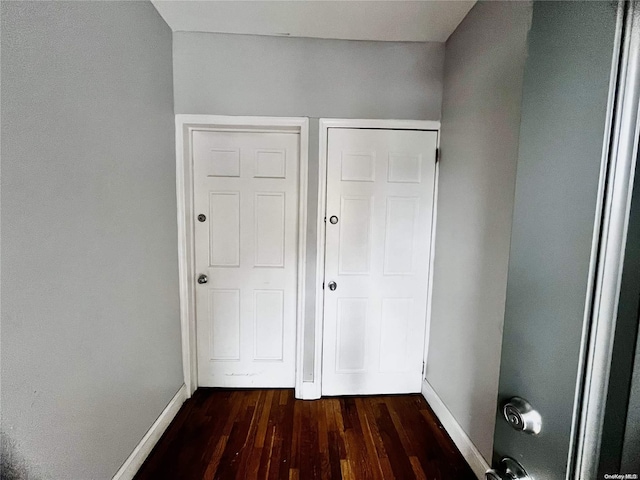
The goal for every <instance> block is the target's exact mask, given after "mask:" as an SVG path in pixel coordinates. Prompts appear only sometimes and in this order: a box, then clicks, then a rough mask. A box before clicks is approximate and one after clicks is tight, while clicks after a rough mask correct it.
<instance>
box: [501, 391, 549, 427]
mask: <svg viewBox="0 0 640 480" xmlns="http://www.w3.org/2000/svg"><path fill="white" fill-rule="evenodd" d="M502 415H503V416H504V418H505V420H506V421H507V422H508V423H509V425H511V426H512V427H513V428H514V429H515V430H520V431H522V432H524V433H530V434H532V435H537V434H539V433H540V431H541V430H542V417H541V416H540V414H539V413H538V412H537V411H536V410H534V409H533V407H532V406H531V404H530V403H529V402H527V401H526V400H525V399H524V398H520V397H513V398H511V399H509V400H508V401H507V403H505V404H504V406H503V407H502Z"/></svg>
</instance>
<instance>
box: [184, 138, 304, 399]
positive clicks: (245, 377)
mask: <svg viewBox="0 0 640 480" xmlns="http://www.w3.org/2000/svg"><path fill="white" fill-rule="evenodd" d="M192 142H193V143H192V145H193V167H194V212H195V215H196V216H198V215H204V216H205V217H206V218H203V217H199V218H198V219H197V220H196V221H195V267H196V277H199V276H200V275H206V277H207V278H206V283H196V288H195V291H196V336H197V352H198V353H197V357H198V385H200V386H209V387H293V386H294V378H295V338H296V335H295V329H296V291H297V289H296V284H297V237H298V235H297V224H298V188H299V185H298V168H299V164H298V163H299V135H298V134H294V133H251V132H249V133H247V132H214V131H195V132H193V140H192ZM195 280H196V279H194V281H195ZM204 280H205V279H204V278H203V279H202V281H204Z"/></svg>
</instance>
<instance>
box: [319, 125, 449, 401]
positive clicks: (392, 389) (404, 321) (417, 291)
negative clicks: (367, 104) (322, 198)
mask: <svg viewBox="0 0 640 480" xmlns="http://www.w3.org/2000/svg"><path fill="white" fill-rule="evenodd" d="M436 143H437V132H435V131H406V130H375V129H346V128H330V129H329V133H328V145H327V205H326V216H327V218H326V246H325V248H326V252H325V275H324V282H325V287H324V336H323V355H322V358H323V360H322V362H323V363H322V394H323V395H346V394H381V393H409V392H419V391H420V389H421V385H422V375H421V374H422V369H423V355H424V336H425V319H426V309H427V282H428V266H429V253H430V234H431V220H432V211H433V191H434V175H435V158H436Z"/></svg>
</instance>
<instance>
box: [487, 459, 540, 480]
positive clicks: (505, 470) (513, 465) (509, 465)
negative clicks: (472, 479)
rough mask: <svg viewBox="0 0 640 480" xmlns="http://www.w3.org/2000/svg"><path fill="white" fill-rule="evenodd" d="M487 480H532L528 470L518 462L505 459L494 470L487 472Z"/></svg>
mask: <svg viewBox="0 0 640 480" xmlns="http://www.w3.org/2000/svg"><path fill="white" fill-rule="evenodd" d="M484 478H485V480H531V477H530V476H529V475H528V474H527V472H526V470H525V469H524V467H523V466H522V465H520V464H519V463H518V462H517V461H516V460H514V459H513V458H510V457H504V458H503V459H502V460H500V464H499V465H498V467H497V468H496V469H495V470H494V469H493V468H492V469H491V470H487V473H485V474H484Z"/></svg>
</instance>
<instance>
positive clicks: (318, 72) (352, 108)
mask: <svg viewBox="0 0 640 480" xmlns="http://www.w3.org/2000/svg"><path fill="white" fill-rule="evenodd" d="M173 61H174V65H173V72H174V92H175V111H176V113H194V114H210V115H262V116H293V117H311V121H310V125H309V129H310V138H309V177H308V178H309V192H308V197H307V198H308V202H309V203H308V205H309V208H308V217H307V219H308V225H309V228H308V231H307V238H308V242H307V298H306V316H305V322H306V327H305V332H306V334H305V347H304V358H305V359H304V379H305V380H307V381H311V380H313V353H314V349H313V344H314V336H313V329H314V324H315V288H316V285H315V271H316V218H317V201H318V192H317V190H318V120H317V119H318V118H322V117H325V118H385V119H388V118H396V119H415V120H439V119H440V108H441V103H442V70H443V63H444V44H441V43H401V42H396V43H391V42H359V41H345V40H320V39H310V38H280V37H266V36H252V35H226V34H212V33H189V32H176V33H174V35H173Z"/></svg>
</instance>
